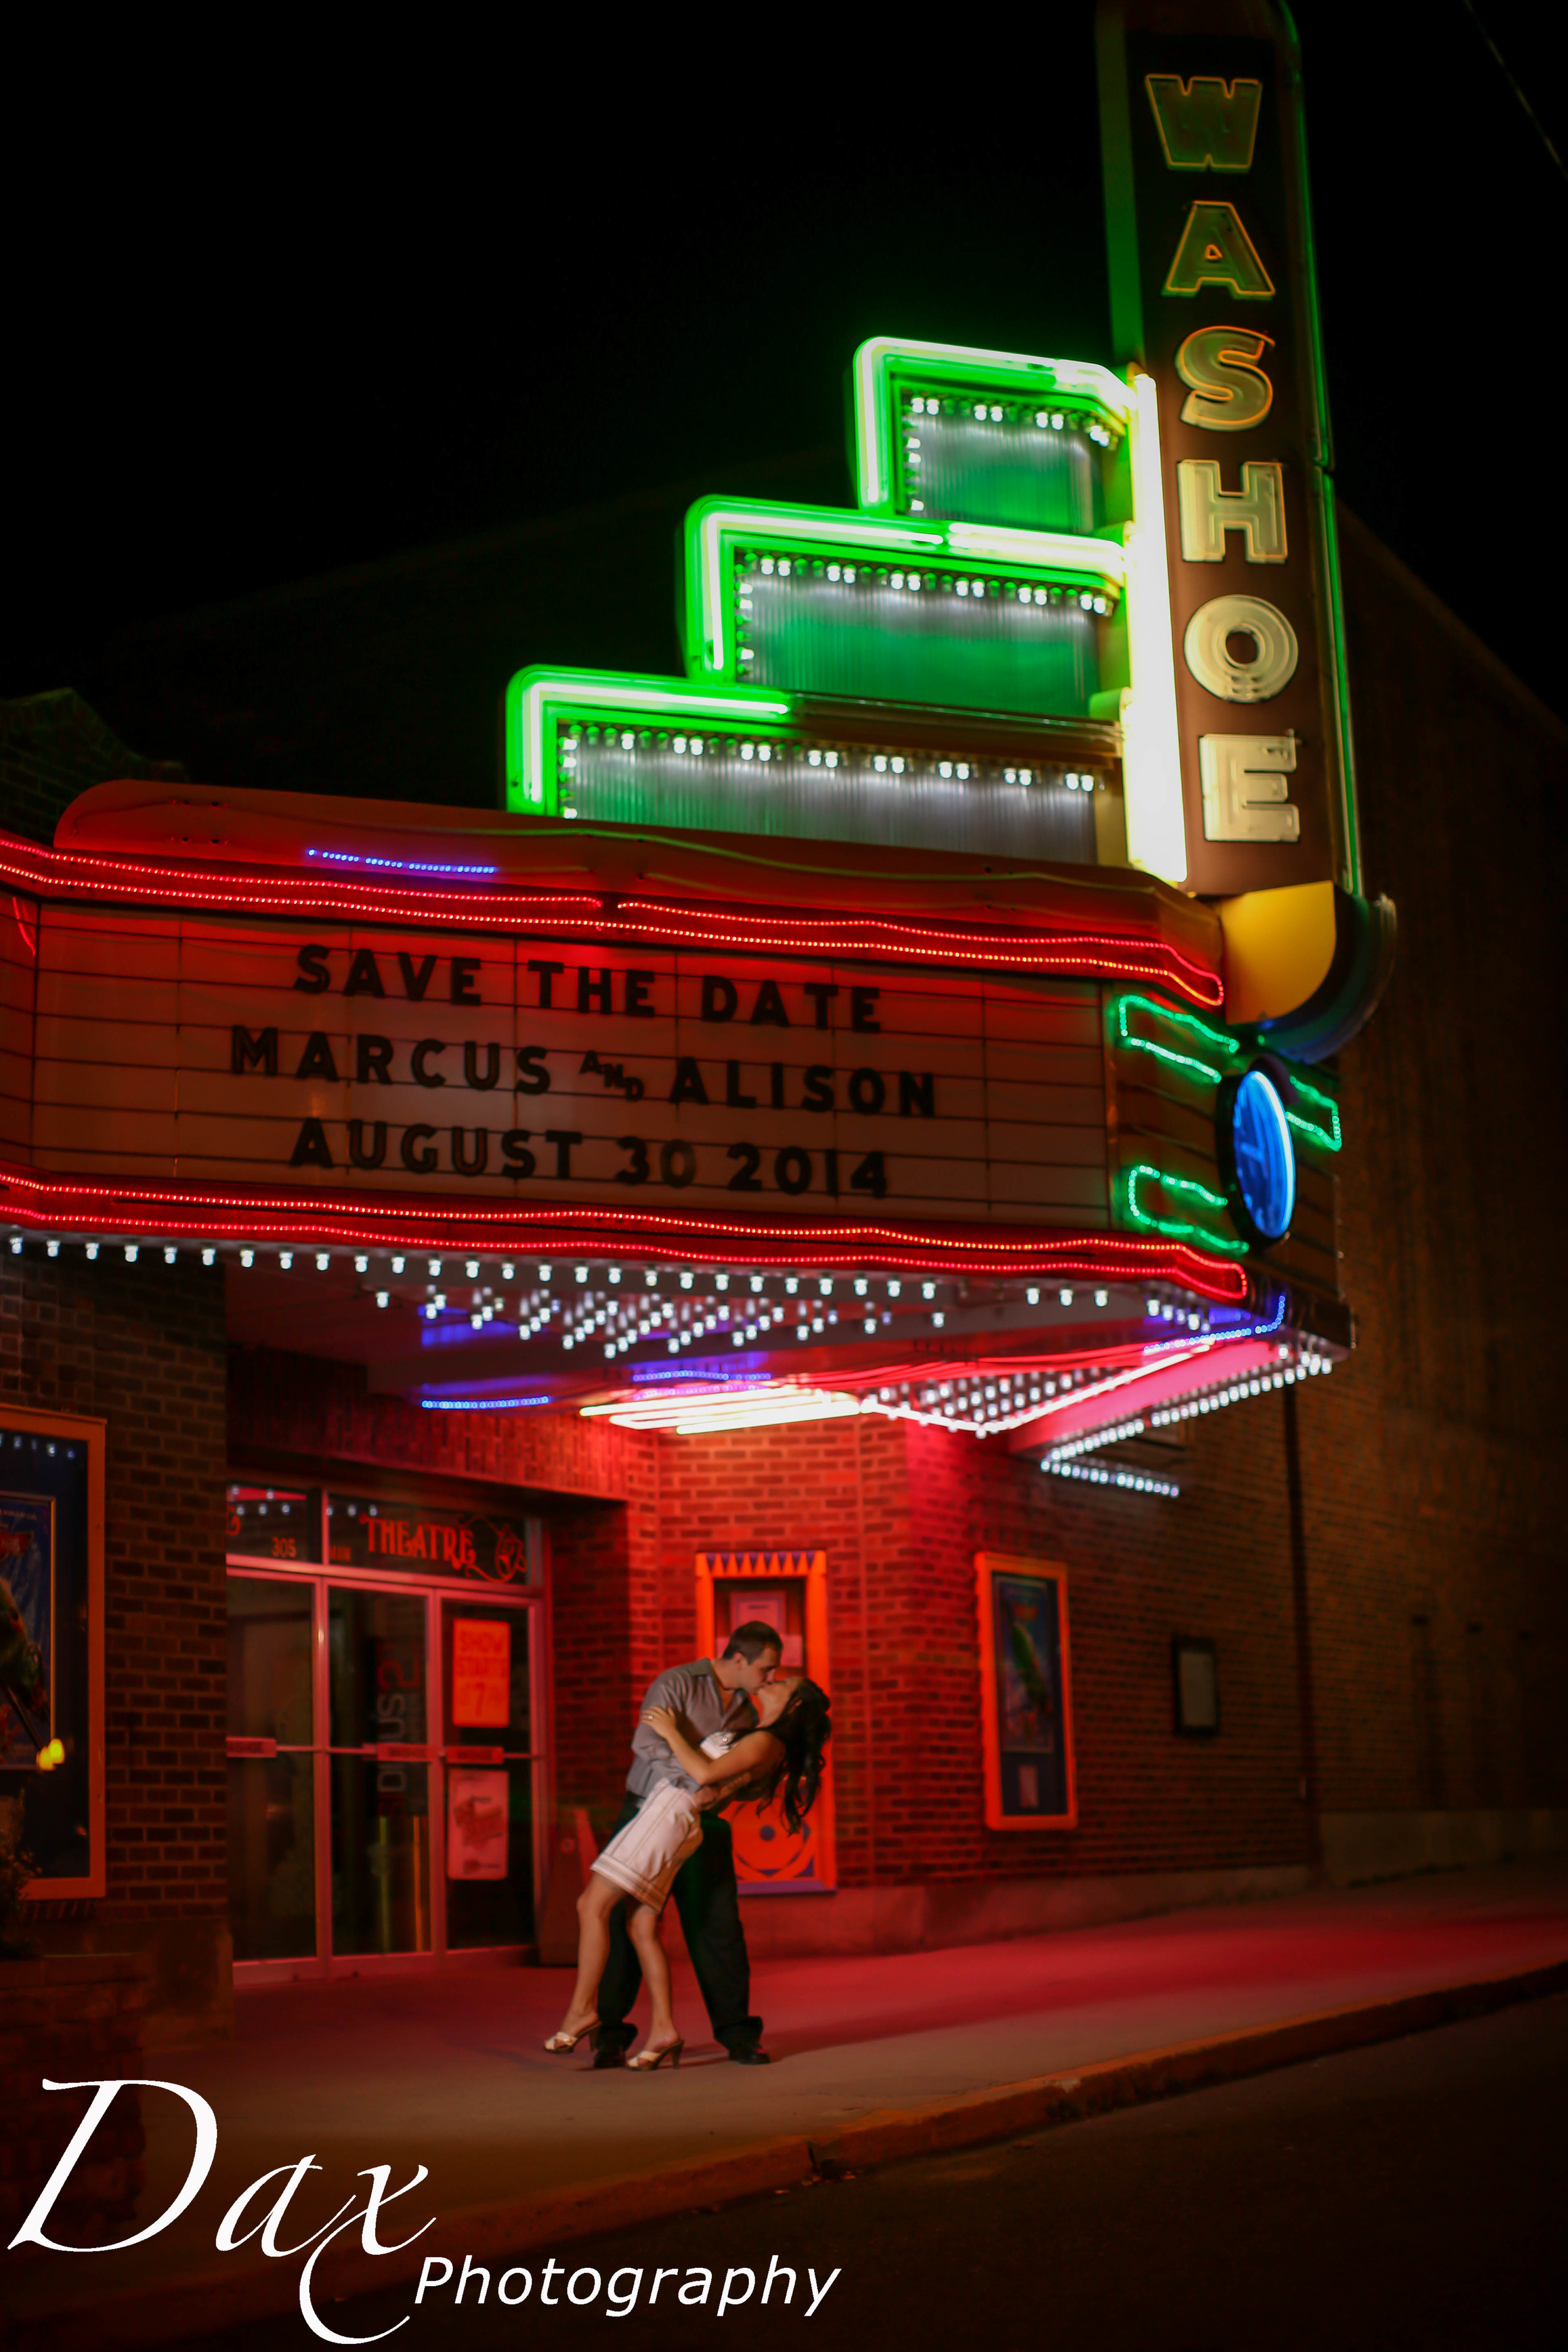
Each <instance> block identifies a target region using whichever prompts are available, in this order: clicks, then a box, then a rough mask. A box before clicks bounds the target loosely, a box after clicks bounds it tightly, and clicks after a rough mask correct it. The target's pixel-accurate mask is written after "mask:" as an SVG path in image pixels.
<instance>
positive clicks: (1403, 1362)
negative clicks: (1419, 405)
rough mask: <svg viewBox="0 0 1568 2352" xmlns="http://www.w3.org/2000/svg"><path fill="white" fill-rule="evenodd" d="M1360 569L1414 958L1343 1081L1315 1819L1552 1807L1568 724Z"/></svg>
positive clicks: (1369, 787)
mask: <svg viewBox="0 0 1568 2352" xmlns="http://www.w3.org/2000/svg"><path fill="white" fill-rule="evenodd" d="M1344 554H1345V590H1346V605H1347V620H1348V627H1349V635H1350V644H1351V650H1352V679H1351V684H1352V695H1353V698H1354V704H1355V715H1356V732H1357V740H1358V751H1359V765H1360V772H1361V789H1362V795H1363V836H1364V845H1365V854H1366V863H1367V870H1368V873H1369V876H1370V877H1371V885H1372V887H1374V888H1380V889H1386V890H1387V891H1388V892H1389V893H1390V894H1391V895H1392V896H1393V898H1394V899H1395V900H1396V902H1397V904H1398V907H1399V917H1400V945H1399V961H1398V964H1397V967H1396V969H1395V972H1394V982H1393V984H1392V987H1391V989H1390V992H1389V994H1388V997H1387V999H1386V1001H1385V1002H1384V1005H1383V1006H1382V1008H1381V1010H1380V1012H1379V1013H1378V1015H1377V1018H1376V1020H1375V1021H1374V1022H1373V1024H1372V1025H1371V1026H1370V1027H1369V1028H1368V1029H1367V1030H1366V1031H1365V1032H1364V1033H1363V1035H1362V1036H1361V1037H1359V1038H1357V1039H1356V1041H1355V1042H1354V1044H1353V1045H1352V1046H1351V1047H1350V1048H1349V1049H1348V1050H1347V1051H1346V1053H1345V1054H1344V1055H1343V1056H1342V1080H1343V1107H1344V1116H1345V1129H1346V1147H1345V1152H1344V1165H1343V1171H1342V1244H1343V1248H1344V1252H1345V1276H1346V1284H1347V1287H1348V1290H1349V1294H1350V1297H1351V1300H1352V1306H1353V1307H1354V1308H1355V1312H1356V1316H1357V1321H1358V1331H1359V1341H1360V1344H1359V1348H1358V1351H1357V1353H1356V1355H1355V1357H1354V1358H1353V1360H1352V1362H1351V1363H1350V1364H1349V1365H1348V1366H1347V1367H1346V1368H1345V1369H1344V1370H1343V1371H1342V1372H1340V1373H1337V1374H1336V1375H1335V1376H1334V1378H1333V1379H1332V1380H1331V1381H1328V1382H1322V1381H1318V1382H1314V1383H1313V1384H1312V1385H1311V1387H1310V1389H1309V1390H1307V1391H1304V1392H1303V1394H1302V1396H1301V1398H1300V1405H1301V1415H1302V1454H1303V1479H1304V1486H1305V1500H1306V1534H1307V1554H1308V1570H1309V1577H1310V1594H1311V1613H1312V1624H1313V1645H1314V1663H1315V1681H1316V1691H1317V1713H1318V1722H1319V1738H1318V1746H1319V1752H1320V1759H1321V1792H1322V1801H1323V1804H1324V1807H1325V1809H1326V1810H1327V1811H1401V1810H1417V1811H1420V1810H1441V1809H1472V1808H1490V1809H1496V1808H1500V1807H1514V1808H1517V1807H1521V1806H1524V1805H1536V1806H1543V1805H1544V1806H1558V1807H1561V1806H1563V1805H1565V1804H1568V1714H1565V1711H1564V1709H1563V1706H1562V1693H1563V1689H1564V1687H1565V1685H1568V1578H1565V1577H1564V1572H1563V1571H1564V1568H1565V1565H1568V1558H1565V1555H1568V1544H1565V1541H1564V1535H1563V1520H1562V1510H1561V1504H1560V1502H1559V1499H1558V1495H1557V1477H1558V1467H1557V1465H1558V1460H1559V1457H1560V1455H1561V1452H1562V1440H1561V1435H1560V1429H1559V1423H1560V1406H1559V1402H1558V1400H1559V1397H1560V1393H1561V1386H1562V1382H1561V1375H1560V1372H1559V1369H1558V1357H1559V1351H1560V1349H1561V1345H1562V1339H1561V1335H1562V1332H1563V1328H1564V1324H1565V1321H1568V1297H1565V1295H1564V1283H1563V1248H1562V1240H1561V1234H1560V1231H1559V1227H1560V1223H1561V1207H1560V1203H1559V1201H1558V1197H1557V1192H1556V1188H1555V1183H1554V1181H1552V1176H1551V1174H1550V1173H1549V1171H1554V1170H1555V1169H1557V1168H1559V1167H1561V1166H1562V1164H1563V1157H1564V1150H1565V1148H1568V1133H1565V1128H1568V1086H1565V1084H1564V1072H1563V1023H1562V1019H1561V1006H1562V1004H1563V997H1564V987H1563V983H1564V977H1565V974H1564V933H1563V922H1562V915H1561V909H1562V906H1563V890H1564V887H1565V885H1568V866H1565V861H1564V855H1563V848H1564V829H1563V817H1562V810H1563V805H1564V788H1565V786H1568V730H1565V729H1564V728H1563V725H1562V723H1561V721H1559V720H1558V719H1556V718H1554V717H1553V716H1552V713H1550V712H1549V711H1547V710H1546V709H1543V708H1542V705H1540V704H1539V703H1537V702H1535V701H1534V699H1533V698H1532V697H1531V695H1529V694H1528V693H1527V692H1526V690H1525V689H1524V688H1522V687H1521V686H1520V685H1519V683H1518V681H1517V680H1516V679H1515V678H1513V677H1510V674H1509V672H1508V671H1507V670H1506V669H1505V668H1504V667H1503V666H1502V664H1501V663H1500V662H1499V661H1498V660H1497V659H1496V657H1495V656H1493V655H1491V654H1490V653H1489V652H1488V651H1487V649H1486V648H1485V647H1484V646H1481V645H1480V644H1479V642H1478V641H1477V640H1476V639H1475V638H1474V637H1473V636H1471V635H1470V634H1469V632H1468V630H1466V629H1465V628H1464V627H1463V626H1462V625H1460V624H1459V623H1458V622H1457V621H1456V620H1455V619H1454V618H1453V616H1452V615H1451V614H1448V613H1447V611H1446V610H1445V609H1444V607H1443V606H1442V605H1441V604H1438V602H1437V601H1436V598H1435V597H1433V596H1432V595H1431V594H1430V593H1429V592H1428V591H1427V590H1426V589H1425V588H1423V587H1422V586H1421V584H1420V583H1419V582H1417V581H1415V580H1414V579H1413V578H1412V577H1411V575H1410V574H1409V573H1408V572H1405V570H1404V568H1403V566H1402V565H1400V564H1399V563H1398V562H1396V561H1395V560H1394V557H1392V556H1391V555H1390V554H1389V553H1388V552H1387V551H1386V550H1385V549H1384V548H1382V547H1380V546H1379V545H1378V543H1377V541H1374V540H1373V539H1372V538H1371V536H1370V535H1369V534H1368V533H1367V532H1365V531H1364V530H1361V529H1359V528H1358V527H1357V526H1356V525H1355V524H1354V523H1353V521H1351V522H1349V523H1348V525H1347V529H1346V532H1345V540H1344Z"/></svg>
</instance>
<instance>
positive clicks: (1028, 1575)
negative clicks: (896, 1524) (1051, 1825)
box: [976, 1552, 1074, 1829]
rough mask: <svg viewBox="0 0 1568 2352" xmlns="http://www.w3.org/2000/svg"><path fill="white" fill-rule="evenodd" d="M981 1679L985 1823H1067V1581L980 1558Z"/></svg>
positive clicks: (1013, 1562)
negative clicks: (984, 1750)
mask: <svg viewBox="0 0 1568 2352" xmlns="http://www.w3.org/2000/svg"><path fill="white" fill-rule="evenodd" d="M976 1567H977V1571H978V1577H979V1596H980V1620H981V1625H980V1632H981V1643H982V1648H981V1679H982V1690H983V1697H984V1720H985V1741H986V1754H985V1776H986V1819H987V1821H988V1822H989V1823H990V1826H991V1827H992V1828H993V1829H1022V1828H1027V1827H1028V1826H1029V1825H1030V1824H1032V1823H1044V1822H1061V1823H1064V1824H1066V1823H1068V1822H1070V1821H1071V1820H1072V1818H1073V1816H1074V1791H1073V1758H1072V1720H1071V1692H1070V1684H1069V1675H1068V1639H1067V1591H1066V1579H1065V1577H1064V1576H1063V1574H1062V1571H1061V1570H1059V1569H1055V1568H1050V1567H1047V1566H1046V1565H1045V1564H1044V1563H1037V1562H1035V1561H1033V1560H1024V1559H1005V1558H1002V1557H1001V1556H999V1555H997V1554H994V1553H987V1552H982V1553H981V1554H980V1555H979V1556H978V1559H977V1561H976Z"/></svg>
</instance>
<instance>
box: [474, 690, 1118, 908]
mask: <svg viewBox="0 0 1568 2352" xmlns="http://www.w3.org/2000/svg"><path fill="white" fill-rule="evenodd" d="M784 711H788V712H789V713H790V714H791V715H790V716H789V717H788V718H784V719H781V717H780V715H779V714H780V713H781V712H784ZM737 713H739V714H740V715H738V716H737ZM507 733H508V793H507V797H508V806H509V807H510V808H511V809H512V810H514V811H516V812H517V813H519V814H533V815H552V816H553V815H562V816H567V817H575V818H577V819H580V820H583V821H585V822H588V823H595V822H597V823H600V824H658V825H677V826H690V827H694V828H697V829H700V830H702V831H707V832H742V833H757V834H764V835H778V836H784V837H790V838H807V839H813V840H824V841H855V842H883V843H888V844H895V845H901V846H904V847H908V848H938V849H942V848H952V847H953V846H955V845H962V846H963V847H964V848H966V849H970V850H991V851H994V852H995V853H996V854H998V855H1000V856H1019V857H1030V858H1040V859H1048V860H1050V861H1051V862H1053V863H1058V864H1062V863H1066V864H1072V865H1095V864H1100V865H1121V864H1124V863H1125V860H1126V835H1125V827H1124V824H1123V818H1122V810H1121V777H1120V771H1119V767H1118V763H1117V761H1116V757H1115V733H1114V730H1112V729H1110V728H1099V729H1096V728H1090V729H1085V730H1072V731H1068V730H1046V729H1042V728H1041V727H1039V726H1019V725H1016V724H1014V725H1007V724H1005V723H999V722H996V721H991V722H988V723H986V722H980V723H970V722H964V721H963V720H962V719H959V720H957V721H954V720H952V719H946V718H944V717H943V716H942V714H933V713H916V712H906V711H900V710H881V711H878V710H873V709H868V708H866V707H865V706H863V705H862V706H859V707H857V708H855V709H849V710H842V709H840V710H836V709H834V708H833V707H832V706H831V705H827V704H816V705H813V704H805V703H804V702H802V701H801V700H800V699H799V698H795V697H777V698H769V697H767V696H765V695H763V694H753V695H746V694H743V693H736V692H729V693H705V692H704V691H703V690H702V689H701V688H692V689H688V690H686V691H685V692H684V693H682V692H681V691H680V689H679V688H670V687H669V686H668V685H663V684H660V683H659V682H658V681H655V680H652V679H647V678H636V677H621V678H617V677H616V676H615V675H614V674H613V673H586V672H580V671H579V672H573V671H559V672H551V671H545V670H533V671H524V672H522V673H521V674H520V676H519V677H516V678H514V679H513V680H512V683H511V687H510V689H509V693H508V729H507Z"/></svg>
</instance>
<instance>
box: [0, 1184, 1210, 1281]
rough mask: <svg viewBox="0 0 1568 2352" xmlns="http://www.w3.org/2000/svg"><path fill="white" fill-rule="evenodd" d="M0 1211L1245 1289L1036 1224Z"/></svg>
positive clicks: (150, 1233) (173, 1197)
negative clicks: (1054, 1232) (1051, 1232)
mask: <svg viewBox="0 0 1568 2352" xmlns="http://www.w3.org/2000/svg"><path fill="white" fill-rule="evenodd" d="M0 1217H4V1218H6V1219H9V1220H10V1221H11V1222H12V1223H16V1224H19V1225H26V1226H30V1227H33V1228H35V1229H38V1230H43V1229H50V1230H54V1231H57V1232H58V1231H60V1230H64V1231H66V1232H72V1231H91V1232H99V1233H112V1234H125V1235H126V1236H128V1237H130V1238H133V1239H137V1240H140V1239H143V1238H146V1239H153V1238H158V1237H167V1236H168V1235H170V1234H188V1235H190V1236H191V1237H192V1238H193V1239H197V1238H199V1239H205V1240H209V1241H233V1242H240V1241H245V1242H251V1243H256V1242H275V1243H280V1244H283V1245H284V1246H285V1247H289V1246H292V1247H295V1248H305V1247H309V1246H312V1245H313V1246H316V1247H319V1248H329V1247H337V1248H340V1249H350V1248H355V1249H365V1250H373V1249H374V1250H388V1249H395V1250H420V1249H431V1250H442V1251H446V1252H447V1253H448V1254H452V1253H457V1252H460V1251H462V1250H463V1249H465V1248H466V1249H470V1250H478V1251H481V1252H485V1253H488V1254H489V1255H491V1256H494V1255H498V1254H510V1255H528V1254H531V1253H536V1252H541V1251H542V1252H546V1253H549V1254H552V1255H557V1256H560V1255H565V1254H567V1253H569V1252H572V1251H574V1250H575V1251H579V1252H582V1253H584V1254H587V1253H589V1252H593V1251H597V1252H599V1253H600V1254H603V1253H605V1252H606V1251H612V1250H613V1251H616V1252H620V1253H624V1254H625V1255H628V1256H639V1255H640V1256H645V1257H646V1256H652V1255H660V1254H663V1255H682V1256H686V1257H696V1258H700V1259H702V1260H704V1261H705V1262H708V1263H710V1264H712V1265H755V1266H763V1265H778V1266H787V1265H798V1264H800V1263H802V1261H803V1260H806V1261H808V1262H809V1263H810V1264H811V1265H820V1266H824V1267H826V1266H843V1267H849V1266H860V1265H868V1264H874V1265H885V1266H888V1267H890V1268H892V1269H893V1270H895V1271H897V1272H900V1273H905V1272H907V1273H910V1274H920V1273H924V1274H942V1273H948V1274H991V1275H1017V1276H1030V1275H1039V1276H1041V1277H1042V1278H1044V1277H1046V1276H1051V1277H1053V1278H1055V1279H1058V1280H1060V1279H1063V1278H1065V1277H1068V1276H1071V1277H1072V1278H1073V1279H1075V1280H1078V1281H1085V1282H1087V1281H1089V1280H1091V1279H1092V1278H1094V1277H1095V1276H1099V1277H1100V1278H1101V1279H1110V1280H1113V1281H1139V1282H1152V1281H1162V1280H1163V1281H1169V1282H1176V1283H1180V1284H1181V1285H1182V1286H1184V1288H1186V1289H1188V1290H1192V1291H1194V1292H1196V1294H1197V1295H1198V1296H1199V1297H1204V1298H1213V1299H1216V1300H1226V1301H1236V1302H1239V1301H1241V1300H1243V1299H1245V1298H1246V1297H1247V1276H1246V1275H1245V1274H1244V1273H1243V1271H1242V1269H1241V1267H1240V1266H1238V1265H1234V1264H1231V1263H1227V1262H1224V1261H1216V1260H1215V1259H1213V1258H1210V1257H1207V1256H1205V1255H1204V1254H1203V1253H1202V1252H1201V1251H1199V1250H1194V1249H1192V1248H1190V1247H1189V1246H1188V1245H1187V1244H1185V1243H1173V1242H1169V1241H1166V1240H1164V1239H1163V1237H1160V1236H1153V1235H1152V1236H1150V1237H1149V1238H1148V1239H1144V1238H1142V1236H1138V1235H1132V1234H1067V1235H1060V1236H1053V1235H1048V1234H1041V1233H1040V1232H1039V1231H1038V1230H1037V1228H1033V1227H1020V1226H1016V1225H1015V1226H1001V1227H998V1226H990V1227H985V1228H982V1229H978V1230H976V1229H974V1228H972V1227H967V1226H958V1225H927V1224H924V1223H909V1224H901V1223H871V1222H868V1223H864V1224H862V1223H856V1222H854V1221H853V1220H851V1219H848V1218H835V1217H825V1218H822V1219H819V1220H803V1221H800V1222H795V1221H794V1220H784V1219H779V1220H776V1221H770V1222H767V1223H762V1222H758V1223H752V1222H750V1221H748V1220H747V1219H745V1218H742V1217H732V1216H727V1215H725V1214H723V1213H721V1212H720V1211H717V1210H714V1211H707V1212H703V1211H698V1212H689V1213H686V1214H685V1215H679V1214H677V1213H675V1212H673V1211H668V1210H657V1209H655V1210H644V1211H642V1212H640V1213H632V1214H628V1213H627V1212H626V1210H624V1209H620V1208H605V1209H599V1208H575V1207H570V1206H563V1207H560V1208H551V1207H544V1206H542V1207H540V1208H537V1209H519V1208H516V1207H514V1206H513V1205H512V1204H511V1203H510V1202H498V1203H497V1204H496V1206H495V1207H494V1208H493V1209H492V1208H487V1207H485V1206H483V1205H481V1204H477V1203H470V1202H460V1203H453V1204H450V1205H448V1204H447V1203H446V1202H441V1201H434V1202H431V1201H416V1200H409V1199H408V1198H407V1197H406V1196H405V1195H403V1194H398V1193H390V1194H387V1195H384V1196H381V1197H376V1198H374V1199H365V1200H361V1201H356V1202H354V1203H353V1206H352V1207H350V1208H343V1209H339V1208H335V1207H332V1206H329V1205H327V1204H326V1203H324V1202H323V1201H322V1199H321V1195H320V1194H319V1193H307V1192H286V1191H282V1190H279V1189H274V1188H269V1187H267V1186H262V1185H258V1186H255V1187H240V1188H238V1189H237V1190H235V1191H232V1192H211V1191H207V1190H205V1189H203V1188H201V1187H199V1186H195V1185H189V1186H187V1185H179V1184H159V1183H154V1182H143V1183H138V1182H135V1181H125V1182H123V1183H113V1184H109V1183H94V1182H91V1181H83V1180H81V1179H79V1178H76V1177H68V1176H53V1175H46V1174H42V1173H40V1172H39V1171H37V1170H34V1169H27V1168H15V1167H6V1166H4V1165H0Z"/></svg>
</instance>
